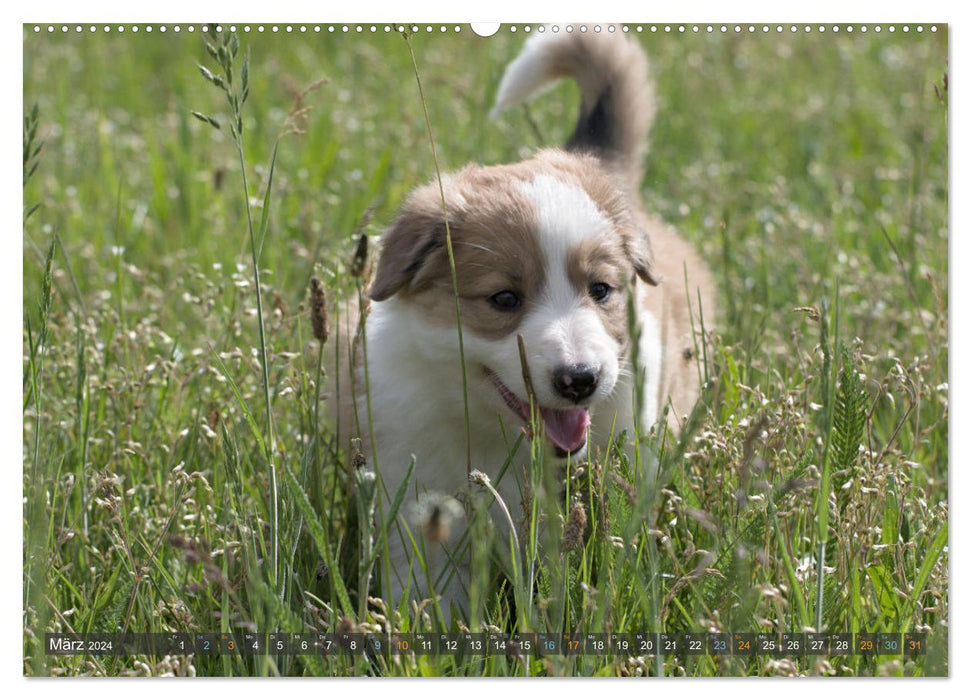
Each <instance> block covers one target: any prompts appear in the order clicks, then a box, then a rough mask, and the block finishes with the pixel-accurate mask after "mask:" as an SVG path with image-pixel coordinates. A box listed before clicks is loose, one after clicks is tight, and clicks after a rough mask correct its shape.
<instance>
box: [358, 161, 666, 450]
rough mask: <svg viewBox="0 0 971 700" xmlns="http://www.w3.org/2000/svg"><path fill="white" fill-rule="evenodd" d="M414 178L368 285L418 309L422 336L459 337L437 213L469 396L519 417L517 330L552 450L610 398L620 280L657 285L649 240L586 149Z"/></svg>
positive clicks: (617, 353)
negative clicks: (439, 178)
mask: <svg viewBox="0 0 971 700" xmlns="http://www.w3.org/2000/svg"><path fill="white" fill-rule="evenodd" d="M443 187H444V190H445V207H444V208H443V206H442V197H441V193H440V191H439V187H438V184H437V182H436V183H432V184H431V185H426V186H424V187H421V188H419V189H417V190H416V191H415V192H413V193H412V195H411V196H410V197H409V199H408V201H407V202H406V203H405V206H404V208H403V210H402V211H401V213H400V214H399V216H398V218H397V220H396V221H395V222H394V223H393V224H392V226H391V228H390V229H389V230H388V231H387V233H386V234H385V236H384V239H383V245H382V252H381V256H380V259H379V262H378V266H377V271H376V273H375V276H374V280H373V282H372V285H371V289H370V296H371V299H372V300H374V301H376V302H381V301H384V300H387V299H389V298H391V297H393V296H396V297H398V298H399V299H400V300H401V301H402V302H403V303H406V304H408V305H410V306H411V307H412V308H413V309H415V310H417V311H418V312H419V313H418V315H417V316H416V318H418V319H421V324H420V325H421V326H422V327H423V328H424V329H429V328H430V329H434V333H433V334H426V335H425V336H423V342H422V343H420V344H419V347H427V348H428V351H429V353H430V356H431V355H433V354H434V355H435V356H438V357H441V353H442V349H443V347H444V348H446V352H449V351H450V350H451V349H452V346H453V345H455V344H456V336H457V334H455V333H448V332H444V329H446V328H454V327H455V297H454V289H453V283H452V276H451V269H450V265H449V260H448V250H447V242H446V226H445V220H446V213H447V219H448V230H449V231H450V233H451V241H452V249H453V256H454V260H455V274H456V279H457V286H458V292H459V300H460V307H461V317H462V327H463V332H464V340H465V354H466V365H467V370H468V373H469V377H470V381H474V382H479V383H480V384H481V386H475V387H473V388H472V389H471V391H473V392H474V393H475V395H476V397H477V398H478V397H484V398H485V401H486V402H487V404H488V405H489V406H491V407H494V408H496V409H497V410H499V411H504V412H511V413H512V414H513V415H514V416H515V417H516V418H517V419H519V420H521V421H524V422H525V421H526V420H527V419H528V416H529V404H528V403H527V401H526V398H527V391H526V385H525V380H524V378H523V371H522V363H521V361H520V354H519V347H518V340H517V336H518V335H520V334H521V335H522V336H523V339H524V341H525V346H526V353H527V363H528V366H529V373H530V376H531V383H532V385H533V390H534V393H535V398H536V403H537V404H538V406H537V407H538V409H539V411H540V415H541V417H542V420H543V423H544V426H545V433H546V436H547V438H548V439H549V440H550V442H552V444H553V446H554V447H555V448H556V452H557V453H558V454H559V455H560V456H565V455H566V454H570V453H572V454H576V453H578V452H580V451H581V450H582V449H583V447H584V446H585V444H586V437H587V430H588V427H589V425H590V410H591V409H592V408H593V407H595V406H596V404H597V403H598V402H600V401H602V400H603V399H604V398H605V397H607V396H609V395H610V394H611V392H612V391H613V389H614V385H615V384H616V382H617V378H618V375H619V374H620V372H621V371H622V365H623V357H624V353H625V350H626V346H627V343H628V340H629V338H628V321H627V297H628V294H627V285H628V284H630V283H631V282H632V281H633V280H634V279H635V277H639V278H640V279H641V280H643V281H644V282H647V283H649V284H656V278H655V273H654V261H653V255H652V252H651V247H650V242H649V240H648V239H647V236H646V234H645V233H644V232H642V231H640V230H638V229H637V228H636V226H635V224H634V221H633V218H632V216H631V212H630V210H629V208H628V205H627V203H626V201H625V198H624V196H623V193H622V191H621V190H620V189H619V188H618V187H617V186H616V185H615V183H614V181H613V180H612V179H611V178H610V177H609V176H608V175H607V174H606V173H605V172H604V171H603V170H602V169H601V167H600V165H599V163H598V161H597V160H596V159H594V158H589V157H584V156H575V155H569V154H566V153H563V152H560V151H547V152H543V153H540V154H539V155H538V156H537V157H536V158H534V159H532V160H529V161H526V162H523V163H518V164H515V165H504V166H492V167H479V166H470V167H468V168H466V169H464V170H462V171H460V172H458V173H456V174H454V175H451V176H448V177H447V178H445V179H444V180H443Z"/></svg>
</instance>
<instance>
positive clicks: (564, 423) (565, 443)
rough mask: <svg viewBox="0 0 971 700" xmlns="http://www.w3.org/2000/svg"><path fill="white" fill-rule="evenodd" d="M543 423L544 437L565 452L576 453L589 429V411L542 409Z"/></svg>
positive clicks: (585, 438) (580, 409) (578, 409)
mask: <svg viewBox="0 0 971 700" xmlns="http://www.w3.org/2000/svg"><path fill="white" fill-rule="evenodd" d="M540 412H541V414H542V416H543V423H545V424H546V437H548V438H549V439H550V440H552V441H553V444H554V445H556V446H557V447H559V448H560V449H561V450H565V451H566V452H576V451H577V450H579V449H580V448H581V447H583V443H584V442H586V440H587V428H589V427H590V411H588V410H587V409H586V408H569V409H558V408H543V409H541V411H540Z"/></svg>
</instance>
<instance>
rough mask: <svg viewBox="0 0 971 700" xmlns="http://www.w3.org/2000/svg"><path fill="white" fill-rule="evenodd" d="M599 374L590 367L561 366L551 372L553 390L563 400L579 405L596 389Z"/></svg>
mask: <svg viewBox="0 0 971 700" xmlns="http://www.w3.org/2000/svg"><path fill="white" fill-rule="evenodd" d="M599 379H600V372H598V371H597V370H596V369H594V368H593V367H591V366H590V365H563V366H561V367H557V368H556V369H555V370H553V388H554V389H556V393H557V394H559V395H560V396H562V397H563V398H564V399H570V401H573V402H575V403H580V402H581V401H583V400H584V399H585V398H587V397H588V396H590V394H592V393H593V392H594V391H595V390H596V389H597V380H599Z"/></svg>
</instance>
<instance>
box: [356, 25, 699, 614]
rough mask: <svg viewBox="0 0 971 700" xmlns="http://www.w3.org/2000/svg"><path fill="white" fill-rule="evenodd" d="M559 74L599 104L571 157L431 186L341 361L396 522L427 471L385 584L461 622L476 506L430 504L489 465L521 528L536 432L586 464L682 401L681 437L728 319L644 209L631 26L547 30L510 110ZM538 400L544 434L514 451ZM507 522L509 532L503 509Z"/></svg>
mask: <svg viewBox="0 0 971 700" xmlns="http://www.w3.org/2000/svg"><path fill="white" fill-rule="evenodd" d="M561 77H571V78H573V79H575V80H576V81H577V83H578V84H579V86H580V89H581V95H582V101H581V106H580V116H579V120H578V122H577V125H576V129H575V131H574V133H573V136H572V137H571V138H570V140H569V142H568V143H567V144H566V146H565V147H564V148H563V149H550V150H543V151H540V152H539V153H537V154H536V155H535V156H534V157H532V158H530V159H529V160H525V161H522V162H519V163H514V164H510V165H494V166H482V165H477V164H471V165H468V166H466V167H465V168H463V169H461V170H459V171H458V172H454V173H450V174H443V175H442V179H441V187H440V185H439V181H438V179H437V178H435V179H434V180H432V181H431V182H430V183H429V184H427V185H424V186H422V187H419V188H417V189H416V190H414V191H413V192H412V193H411V194H410V196H409V197H408V198H407V200H406V201H405V203H404V205H403V206H402V208H401V210H400V212H399V214H398V216H397V218H396V219H395V220H394V222H393V223H392V224H391V226H390V227H389V228H388V229H387V231H386V232H385V234H384V235H383V237H382V241H381V250H380V256H379V258H378V262H377V265H376V269H375V271H374V276H373V279H372V281H371V284H370V289H369V292H368V295H369V298H370V301H371V303H370V309H369V312H368V313H367V315H366V317H365V319H364V322H363V325H360V324H359V322H358V321H357V320H356V319H355V318H354V315H353V314H346V315H345V318H346V319H347V322H346V325H345V327H344V328H343V329H342V330H343V333H341V336H343V337H342V338H341V339H340V341H339V350H338V351H339V352H341V353H342V357H341V363H342V365H351V366H352V373H351V374H350V375H348V376H345V377H344V378H342V380H341V387H342V396H341V402H340V410H341V418H340V425H341V428H342V431H341V432H342V435H341V436H340V437H341V441H342V444H343V445H344V446H346V445H347V443H348V440H349V439H350V438H360V439H361V441H362V445H363V447H362V449H363V452H364V454H365V456H366V457H367V458H368V462H369V465H370V467H371V468H373V469H375V470H376V471H377V472H379V474H380V481H381V482H383V485H382V486H381V488H380V490H379V493H380V496H379V497H380V498H383V499H384V502H383V509H384V512H385V514H387V512H388V509H389V505H390V502H391V500H392V498H393V496H394V494H395V492H396V491H397V489H398V487H399V485H400V484H401V482H402V481H403V480H404V479H405V477H406V475H407V473H408V469H409V465H410V463H411V460H412V456H414V458H415V460H416V463H415V468H414V472H413V475H412V477H411V481H410V483H409V484H408V487H407V496H406V505H404V506H403V507H402V508H401V510H400V511H399V517H398V523H394V524H388V525H387V527H388V533H389V546H390V553H389V554H390V561H391V571H390V575H391V581H390V582H387V581H386V582H385V590H384V591H383V593H384V594H385V595H387V594H388V593H390V594H391V595H392V596H393V599H394V601H395V602H396V603H397V601H398V599H399V598H400V596H401V595H407V596H409V597H411V598H416V599H417V598H423V597H431V596H434V595H438V596H441V600H440V602H441V605H442V610H443V611H444V613H445V615H446V616H450V612H451V606H452V604H455V605H457V606H458V608H459V609H463V608H465V607H467V605H468V591H467V586H468V573H469V569H468V567H469V556H468V548H467V547H465V548H463V546H462V543H463V542H464V541H465V540H467V539H468V538H467V536H466V537H463V533H465V532H466V527H465V518H464V514H463V515H461V516H460V517H459V518H458V520H457V523H456V524H454V525H453V526H452V527H451V528H449V527H447V520H448V517H447V516H448V514H447V513H446V512H445V510H447V508H446V507H445V506H443V505H441V504H439V503H434V504H432V505H430V506H428V508H430V512H426V513H425V514H424V518H425V520H424V521H423V523H416V522H414V520H409V519H408V517H407V516H406V514H407V513H413V512H414V511H415V508H414V506H415V505H416V503H418V502H424V503H426V505H427V503H430V502H431V501H429V499H428V494H430V493H437V494H448V495H452V496H460V495H461V494H467V493H468V490H469V470H470V469H476V470H479V471H481V472H483V473H485V474H486V475H488V476H489V478H490V479H491V482H492V484H493V486H494V487H495V488H496V489H497V490H498V492H499V494H500V495H501V497H502V499H503V501H504V503H505V506H506V507H507V508H508V511H509V514H510V515H511V520H512V521H513V523H515V525H516V526H517V527H519V525H520V524H521V522H522V517H523V506H522V501H523V496H522V494H523V493H524V485H526V484H528V475H527V474H526V472H525V469H526V468H527V467H528V464H529V452H530V449H529V447H530V446H529V441H530V440H543V441H545V442H544V443H543V447H544V455H545V459H546V460H547V461H548V462H550V463H552V464H554V465H555V464H557V463H565V461H566V460H568V459H572V460H578V459H582V458H583V457H584V455H585V451H586V450H587V449H588V446H589V445H590V444H601V445H602V444H603V443H604V442H605V440H606V439H607V438H608V436H609V435H611V434H613V435H620V433H621V432H622V431H624V430H626V431H628V435H630V436H633V435H634V428H635V424H634V422H635V416H636V417H637V418H636V420H638V421H639V423H640V425H638V426H637V428H639V430H641V431H646V430H647V429H648V428H650V427H651V426H652V425H654V424H655V423H656V422H657V420H658V419H659V417H660V414H661V411H662V410H663V408H664V407H665V406H670V408H671V410H670V413H669V423H670V425H671V427H672V428H675V429H677V427H678V422H679V421H680V420H683V417H684V416H685V414H687V413H688V412H689V411H690V410H691V408H692V405H693V404H694V402H695V401H696V400H697V397H698V391H699V386H698V371H697V365H696V363H697V359H696V358H695V357H694V350H695V348H696V347H697V344H698V343H701V342H703V339H702V338H701V337H700V325H699V324H698V319H699V314H700V313H703V314H704V317H705V320H706V324H708V323H709V321H710V319H712V318H713V316H714V311H715V309H714V304H713V287H712V284H711V280H710V274H709V272H708V270H707V269H706V267H705V265H704V264H703V263H702V262H701V261H700V260H699V258H698V256H697V255H696V254H695V252H694V251H693V250H692V248H691V247H690V246H689V245H688V244H687V243H685V242H684V241H683V240H682V239H681V238H679V237H678V236H677V235H676V234H675V232H674V231H672V230H671V229H670V228H668V227H667V226H666V225H665V224H664V223H662V222H661V221H659V220H657V219H654V218H651V217H650V216H648V215H647V214H645V213H644V212H643V211H642V210H641V207H640V206H639V203H638V190H639V188H640V186H641V180H642V177H643V174H644V167H643V161H644V155H645V153H646V150H647V134H648V131H649V129H650V126H651V122H652V120H653V117H654V111H655V105H654V98H653V90H652V86H651V83H650V80H649V78H648V64H647V60H646V58H645V56H644V54H643V52H642V50H641V48H640V47H639V46H638V45H637V44H636V43H635V42H634V41H633V40H631V39H629V38H627V37H625V36H623V35H621V34H620V33H619V32H618V33H616V34H608V33H606V32H603V33H599V34H595V33H592V32H587V33H579V32H573V33H567V32H559V33H552V32H547V33H545V34H542V35H536V36H534V37H533V38H532V39H530V40H529V41H528V42H527V43H526V45H525V48H524V49H523V52H522V53H521V55H520V56H519V57H517V58H516V59H515V60H514V61H513V62H512V63H511V64H510V65H509V67H508V68H507V70H506V73H505V75H504V77H503V79H502V83H501V84H500V87H499V94H498V96H497V99H496V107H495V110H494V112H498V111H501V110H502V109H504V108H506V107H509V106H511V105H514V104H517V103H519V102H521V101H523V100H525V99H527V98H529V97H530V96H531V95H533V94H534V93H535V92H537V91H538V90H539V89H540V88H542V87H544V86H545V85H547V84H548V83H550V82H552V81H554V80H556V79H558V78H561ZM449 237H450V238H451V247H452V250H453V257H454V266H455V280H454V283H453V278H452V269H451V265H450V262H449V254H448V245H447V239H448V238H449ZM456 287H457V292H458V305H459V309H460V314H461V323H462V326H461V329H462V346H463V347H462V350H463V351H464V359H465V366H464V373H465V379H466V382H467V386H466V388H465V390H464V391H463V367H462V362H461V359H460V357H461V354H460V340H459V333H458V324H457V317H456ZM631 300H633V302H632V303H633V305H634V307H635V308H634V309H628V305H629V303H631ZM699 300H700V306H701V307H702V308H699ZM632 319H633V321H632ZM358 325H360V327H357V326H358ZM632 328H636V333H634V334H633V335H634V338H636V339H637V340H636V342H637V343H638V347H637V348H636V351H635V349H634V348H632V344H633V343H634V342H635V340H634V339H632ZM358 334H365V335H366V338H365V340H366V343H365V342H361V338H360V337H359V335H358ZM520 336H521V337H522V340H523V345H524V347H525V360H526V362H525V364H526V366H527V367H528V376H529V378H530V379H529V383H530V384H531V387H529V388H528V387H527V380H526V379H525V376H527V373H525V372H524V367H523V362H522V361H521V357H520V348H519V337H520ZM355 337H356V340H353V342H352V343H351V345H350V348H349V347H348V339H349V338H355ZM364 348H366V350H367V357H366V364H367V377H365V371H364V370H365V358H364V357H363V356H362V355H363V351H364ZM349 357H350V358H351V360H352V361H351V362H348V361H347V358H349ZM635 357H636V358H637V362H638V363H639V365H640V366H639V367H638V368H636V369H637V370H638V371H637V372H635V368H634V367H632V361H633V358H635ZM638 375H640V376H642V377H643V387H642V388H641V391H639V392H635V387H634V385H633V381H634V377H635V376H638ZM347 387H353V391H349V390H347ZM366 389H369V393H370V397H369V398H370V401H368V399H367V397H366V395H365V394H366ZM530 394H532V397H533V405H534V407H535V409H536V411H537V414H538V419H539V420H538V422H539V423H540V424H541V425H542V429H541V430H540V431H538V434H537V435H535V436H527V438H525V439H522V440H518V443H519V447H518V449H515V450H514V446H515V445H516V444H517V439H518V438H519V436H520V433H521V432H522V430H523V428H524V426H526V425H527V424H528V422H529V416H530V403H529V397H530ZM635 394H636V395H639V396H642V397H643V398H642V405H641V406H639V407H636V410H635V406H634V401H635ZM466 402H467V410H468V430H467V429H466ZM368 404H369V405H370V417H371V419H372V420H373V423H372V424H371V425H370V427H369V422H368ZM372 429H373V438H374V444H371V440H370V437H371V434H372ZM467 436H468V437H467ZM467 440H468V441H467ZM513 452H515V453H513ZM469 457H471V464H470V463H469V462H470V460H469ZM507 462H509V465H508V468H507V469H506V470H505V472H504V474H503V476H502V478H501V479H500V478H499V475H500V470H501V469H502V467H503V465H505V464H506V463H507ZM432 500H433V499H432ZM428 508H426V510H427V509H428ZM491 512H492V513H493V514H494V519H495V520H496V523H497V525H498V526H499V527H500V528H502V526H503V524H504V523H506V522H507V521H508V519H507V518H506V516H505V514H504V513H502V512H501V511H500V510H498V508H497V507H496V506H493V508H492V511H491ZM506 532H508V528H506ZM420 561H424V567H423V566H422V565H421V564H420V563H419V562H420ZM426 572H427V573H426Z"/></svg>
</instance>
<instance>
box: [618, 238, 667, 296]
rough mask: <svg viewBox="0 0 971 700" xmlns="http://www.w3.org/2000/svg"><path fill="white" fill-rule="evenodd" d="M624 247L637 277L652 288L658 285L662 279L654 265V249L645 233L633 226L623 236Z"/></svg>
mask: <svg viewBox="0 0 971 700" xmlns="http://www.w3.org/2000/svg"><path fill="white" fill-rule="evenodd" d="M624 245H625V247H626V249H627V256H628V257H629V258H630V261H631V264H633V265H634V272H636V273H637V276H638V277H640V278H641V279H642V280H644V281H645V282H647V283H648V284H650V285H652V286H655V287H656V286H657V285H658V284H660V282H661V281H662V278H661V276H660V274H659V273H658V271H657V266H656V265H655V264H654V249H653V248H652V247H651V239H650V237H649V236H648V235H647V231H645V230H643V229H642V228H640V227H639V226H635V227H634V228H633V230H630V231H628V234H627V235H626V236H625V238H624Z"/></svg>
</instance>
